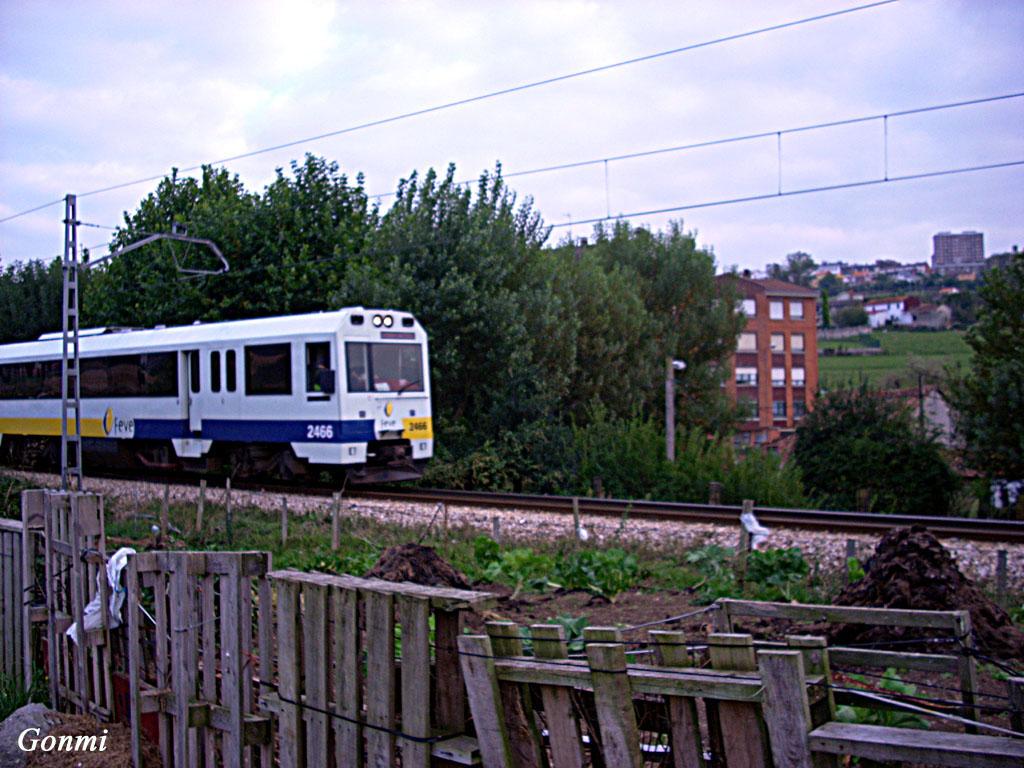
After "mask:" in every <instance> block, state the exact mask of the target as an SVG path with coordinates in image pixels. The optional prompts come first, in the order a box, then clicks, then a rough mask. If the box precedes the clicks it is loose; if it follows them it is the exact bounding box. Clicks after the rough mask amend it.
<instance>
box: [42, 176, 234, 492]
mask: <svg viewBox="0 0 1024 768" xmlns="http://www.w3.org/2000/svg"><path fill="white" fill-rule="evenodd" d="M80 223H81V222H79V221H78V201H77V198H76V196H75V195H66V196H65V198H64V259H63V261H62V263H61V267H62V271H63V273H64V298H63V302H62V304H61V316H62V321H63V322H62V326H63V335H62V344H63V347H62V349H63V353H62V361H61V374H60V379H61V382H60V396H61V423H60V488H61V491H63V492H65V493H67V492H69V491H78V492H81V490H82V387H81V383H80V379H81V377H80V375H79V374H80V373H81V369H80V365H79V364H80V363H81V359H80V355H79V346H78V310H79V307H80V306H81V298H80V295H79V283H78V278H79V272H80V271H81V270H82V268H90V267H95V266H98V265H99V264H102V263H104V262H106V261H110V260H111V259H113V258H114V257H115V256H119V255H121V254H124V253H128V252H129V251H134V250H136V249H137V248H141V247H143V246H145V245H149V244H150V243H153V242H156V241H157V240H177V241H179V242H185V243H194V244H196V245H202V246H205V247H206V248H208V249H209V250H211V251H212V252H213V253H214V255H215V256H216V257H217V258H218V259H219V260H220V263H221V266H220V268H219V269H216V270H210V269H186V268H184V267H182V265H181V264H179V263H178V260H177V257H176V256H175V259H174V266H175V269H176V270H177V271H178V272H181V273H183V274H188V275H219V274H223V273H225V272H227V271H228V269H229V265H228V260H227V259H225V258H224V255H223V254H222V253H221V252H220V249H219V248H218V247H217V245H216V244H215V243H214V242H213V241H212V240H206V239H204V238H199V237H189V236H188V235H185V234H183V233H179V232H178V231H177V227H176V226H175V227H174V228H173V231H172V232H170V233H167V232H159V233H156V234H153V235H149V236H148V237H146V238H143V239H142V240H138V241H136V242H134V243H131V244H130V245H126V246H125V247H123V248H120V249H118V250H116V251H112V252H111V253H109V254H107V255H106V256H104V257H103V258H101V259H96V260H95V261H90V262H88V263H87V264H84V265H82V264H79V261H78V225H79V224H80ZM72 422H73V425H72ZM71 486H74V487H73V488H72V487H71Z"/></svg>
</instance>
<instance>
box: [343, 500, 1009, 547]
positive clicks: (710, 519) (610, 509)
mask: <svg viewBox="0 0 1024 768" xmlns="http://www.w3.org/2000/svg"><path fill="white" fill-rule="evenodd" d="M348 495H350V496H352V497H355V498H365V499H378V500H383V501H410V502H421V503H435V502H444V503H446V504H459V505H466V506H475V507H493V508H495V509H501V508H506V509H516V510H536V511H538V512H556V513H564V514H571V513H572V511H573V499H572V498H570V497H566V496H530V495H527V494H519V493H481V492H477V491H443V490H433V489H422V488H413V489H408V490H407V489H388V490H386V491H382V490H376V489H375V490H350V492H349V493H348ZM578 503H579V512H580V514H586V515H605V516H609V517H621V516H622V515H624V514H627V513H628V514H629V516H630V517H631V518H647V519H657V520H677V521H679V522H693V523H720V524H725V525H735V524H736V523H737V522H738V520H739V515H740V507H734V506H729V505H724V504H723V505H717V504H686V503H677V502H665V501H623V500H620V499H595V498H588V497H579V499H578ZM755 514H756V515H757V519H758V520H759V521H760V522H761V523H763V524H764V525H767V526H769V527H771V526H776V527H779V528H799V529H804V530H819V531H830V532H833V533H884V532H885V531H887V530H889V529H890V528H896V527H901V526H911V525H923V526H925V527H926V528H928V530H929V531H931V532H932V533H933V534H935V535H936V536H938V537H939V538H960V539H969V540H975V541H1000V542H1005V543H1007V544H1024V522H1020V521H1014V520H978V519H972V518H963V517H919V516H915V515H878V514H869V513H864V512H836V511H830V510H813V509H785V508H781V507H756V508H755Z"/></svg>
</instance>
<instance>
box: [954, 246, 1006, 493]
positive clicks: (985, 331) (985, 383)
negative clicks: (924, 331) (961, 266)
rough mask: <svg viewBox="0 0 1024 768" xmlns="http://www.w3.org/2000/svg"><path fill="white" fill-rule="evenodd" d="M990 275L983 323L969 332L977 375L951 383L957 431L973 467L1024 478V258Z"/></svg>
mask: <svg viewBox="0 0 1024 768" xmlns="http://www.w3.org/2000/svg"><path fill="white" fill-rule="evenodd" d="M1013 256H1014V258H1013V259H1012V260H1011V261H1010V262H1009V263H1008V265H1007V266H1006V267H1005V268H1003V269H993V270H991V271H990V272H988V273H987V275H986V278H985V283H984V285H983V286H982V287H981V289H980V296H981V307H980V308H979V310H978V322H977V323H976V324H975V325H974V326H973V327H972V328H971V329H970V330H969V331H968V332H967V343H968V344H969V345H970V347H971V349H973V350H974V361H973V367H972V369H971V371H970V372H969V373H968V374H967V375H966V376H964V377H963V378H961V379H954V380H953V381H952V383H951V387H950V394H951V400H952V403H953V406H954V408H955V409H956V412H957V420H956V429H957V433H958V435H959V436H960V438H961V439H962V440H963V442H964V451H965V456H966V458H967V460H968V462H969V464H970V466H972V467H974V468H976V469H977V470H978V471H980V472H981V473H982V474H983V475H985V476H986V477H992V478H1000V479H1005V480H1020V479H1022V478H1024V352H1022V349H1024V347H1022V341H1021V340H1022V339H1024V254H1020V253H1015V254H1013Z"/></svg>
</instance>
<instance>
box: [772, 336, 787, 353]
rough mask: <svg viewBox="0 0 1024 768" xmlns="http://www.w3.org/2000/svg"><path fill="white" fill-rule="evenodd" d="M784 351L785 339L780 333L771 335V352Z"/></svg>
mask: <svg viewBox="0 0 1024 768" xmlns="http://www.w3.org/2000/svg"><path fill="white" fill-rule="evenodd" d="M785 351H786V337H785V336H784V335H783V334H781V333H773V334H772V352H785Z"/></svg>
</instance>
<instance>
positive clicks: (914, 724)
mask: <svg viewBox="0 0 1024 768" xmlns="http://www.w3.org/2000/svg"><path fill="white" fill-rule="evenodd" d="M850 679H851V680H856V681H857V682H858V683H861V684H863V685H864V686H865V687H867V685H868V683H867V680H866V679H865V678H864V677H862V676H861V675H850ZM874 687H875V688H877V689H880V690H881V691H883V692H885V691H889V692H891V693H895V694H899V695H902V696H914V695H916V694H917V686H916V685H914V684H912V683H907V682H904V681H903V680H902V679H901V678H900V676H899V675H898V674H896V670H895V669H894V668H892V667H889V668H888V669H886V670H885V676H884V677H883V678H880V679H878V684H877V685H876V686H874ZM836 720H838V721H840V722H843V723H858V724H861V725H885V726H889V727H890V728H928V727H929V725H928V721H927V720H925V719H924V718H923V717H921V716H920V715H915V714H914V713H913V712H905V711H901V710H895V709H872V708H868V707H853V706H848V705H843V706H839V707H836Z"/></svg>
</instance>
